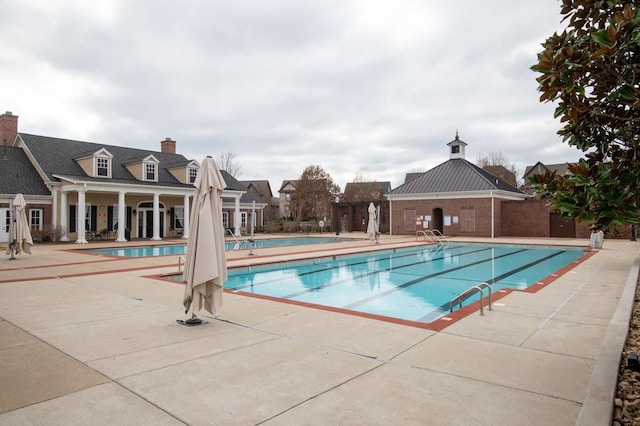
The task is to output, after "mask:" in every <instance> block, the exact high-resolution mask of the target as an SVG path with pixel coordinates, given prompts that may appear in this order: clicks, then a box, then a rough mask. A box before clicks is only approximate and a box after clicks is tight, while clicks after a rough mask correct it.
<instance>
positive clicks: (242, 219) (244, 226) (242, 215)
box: [240, 212, 247, 231]
mask: <svg viewBox="0 0 640 426" xmlns="http://www.w3.org/2000/svg"><path fill="white" fill-rule="evenodd" d="M240 227H241V228H242V229H244V230H245V231H246V229H247V212H240Z"/></svg>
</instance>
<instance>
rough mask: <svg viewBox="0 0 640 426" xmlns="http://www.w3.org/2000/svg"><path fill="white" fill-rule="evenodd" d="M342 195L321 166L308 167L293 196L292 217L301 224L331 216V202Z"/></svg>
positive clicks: (301, 176)
mask: <svg viewBox="0 0 640 426" xmlns="http://www.w3.org/2000/svg"><path fill="white" fill-rule="evenodd" d="M339 194H340V187H339V186H338V185H336V184H335V183H333V179H331V176H329V174H328V173H327V172H325V171H324V170H323V169H322V168H321V167H320V166H307V168H305V169H304V171H303V172H302V175H300V178H299V179H298V182H297V184H296V190H295V191H294V193H293V194H291V204H290V207H291V215H292V216H293V218H294V220H296V221H297V222H300V221H301V220H308V219H316V220H319V219H322V218H324V217H325V216H329V215H330V212H331V202H332V201H333V200H334V199H335V198H336V197H337V196H338V195H339Z"/></svg>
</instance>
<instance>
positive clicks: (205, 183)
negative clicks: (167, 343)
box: [183, 157, 227, 316]
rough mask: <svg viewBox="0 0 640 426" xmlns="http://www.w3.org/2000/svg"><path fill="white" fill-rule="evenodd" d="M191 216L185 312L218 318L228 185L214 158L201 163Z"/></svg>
mask: <svg viewBox="0 0 640 426" xmlns="http://www.w3.org/2000/svg"><path fill="white" fill-rule="evenodd" d="M194 185H195V187H196V192H195V195H194V198H193V207H192V211H191V216H190V225H191V230H190V233H189V238H188V239H187V253H186V260H185V269H184V281H185V282H186V287H185V291H184V298H183V304H184V307H185V313H186V312H189V309H191V312H192V314H194V315H195V314H196V313H197V312H198V311H199V310H201V309H205V310H206V311H208V312H209V313H211V314H213V315H216V316H217V315H218V311H219V310H220V307H221V306H222V293H223V285H224V282H225V281H226V280H227V263H226V253H225V247H224V227H223V225H222V200H221V195H222V191H223V189H224V188H225V187H226V183H225V181H224V179H223V177H222V174H221V173H220V170H219V169H218V166H217V165H216V163H215V161H214V160H213V159H212V158H211V157H207V158H205V159H204V161H203V162H202V165H201V166H200V170H199V172H198V176H197V177H196V181H195V182H194Z"/></svg>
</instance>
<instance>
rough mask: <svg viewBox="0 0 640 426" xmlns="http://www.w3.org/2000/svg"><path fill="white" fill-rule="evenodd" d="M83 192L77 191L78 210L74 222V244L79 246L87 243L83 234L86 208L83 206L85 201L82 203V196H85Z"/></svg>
mask: <svg viewBox="0 0 640 426" xmlns="http://www.w3.org/2000/svg"><path fill="white" fill-rule="evenodd" d="M84 191H85V190H84V189H82V190H80V191H78V208H77V210H76V214H77V216H78V220H76V225H77V226H76V231H78V236H77V239H76V243H79V244H86V243H87V239H86V233H85V226H86V225H85V222H86V210H87V207H86V206H85V201H84V196H85V192H84Z"/></svg>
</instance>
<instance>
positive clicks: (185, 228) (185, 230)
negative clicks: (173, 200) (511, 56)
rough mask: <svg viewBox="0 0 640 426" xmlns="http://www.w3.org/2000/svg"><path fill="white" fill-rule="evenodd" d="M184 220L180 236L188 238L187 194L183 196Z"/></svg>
mask: <svg viewBox="0 0 640 426" xmlns="http://www.w3.org/2000/svg"><path fill="white" fill-rule="evenodd" d="M183 204H184V220H183V221H182V238H183V239H187V238H189V196H188V195H185V196H184V202H183Z"/></svg>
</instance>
